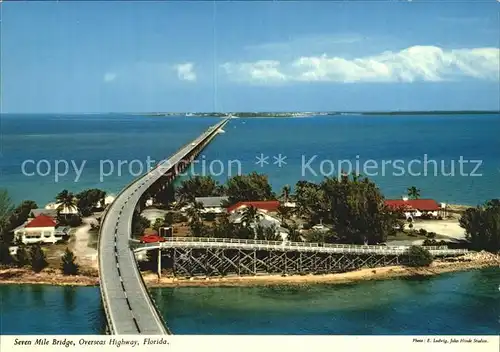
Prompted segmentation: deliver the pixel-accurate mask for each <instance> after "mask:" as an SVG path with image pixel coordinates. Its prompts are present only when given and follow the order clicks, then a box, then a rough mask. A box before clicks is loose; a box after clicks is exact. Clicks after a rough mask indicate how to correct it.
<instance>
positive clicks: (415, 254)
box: [406, 246, 434, 267]
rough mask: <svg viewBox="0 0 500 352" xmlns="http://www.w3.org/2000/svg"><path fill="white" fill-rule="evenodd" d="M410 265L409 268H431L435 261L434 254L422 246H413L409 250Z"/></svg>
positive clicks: (408, 264)
mask: <svg viewBox="0 0 500 352" xmlns="http://www.w3.org/2000/svg"><path fill="white" fill-rule="evenodd" d="M407 255H408V263H406V265H407V266H411V267H424V266H430V265H431V264H432V262H433V261H434V258H433V257H432V254H431V253H430V252H429V251H428V250H427V249H426V248H424V247H422V246H411V247H410V248H408V252H407Z"/></svg>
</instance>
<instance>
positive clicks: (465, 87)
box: [1, 0, 500, 113]
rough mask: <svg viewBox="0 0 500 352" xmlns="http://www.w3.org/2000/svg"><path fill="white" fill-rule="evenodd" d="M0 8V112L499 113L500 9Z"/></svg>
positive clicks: (460, 5)
mask: <svg viewBox="0 0 500 352" xmlns="http://www.w3.org/2000/svg"><path fill="white" fill-rule="evenodd" d="M1 6H2V27H1V45H2V50H1V63H2V71H1V78H2V81H1V89H2V111H3V112H68V113H72V112H147V111H291V110H300V111H325V110H328V111H330V110H341V111H342V110H357V111H364V110H433V109H450V110H452V109H499V104H500V102H499V96H500V90H499V66H500V62H499V47H500V43H499V41H500V20H499V18H500V16H499V10H500V4H499V3H498V2H497V1H496V0H491V1H482V2H480V1H472V0H471V1H470V2H443V1H440V2H438V1H436V2H434V3H429V2H423V1H419V0H413V1H411V2H403V1H401V2H361V1H352V2H347V3H346V2H326V1H318V2H312V1H301V2H250V1H249V2H222V1H219V2H215V3H214V2H197V1H194V2H173V1H172V2H80V3H77V2H59V3H55V2H37V3H30V2H22V3H17V2H13V3H8V2H7V3H6V2H4V3H3V4H2V5H1Z"/></svg>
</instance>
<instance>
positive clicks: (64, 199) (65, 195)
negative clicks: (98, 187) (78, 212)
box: [56, 189, 77, 212]
mask: <svg viewBox="0 0 500 352" xmlns="http://www.w3.org/2000/svg"><path fill="white" fill-rule="evenodd" d="M56 202H57V203H58V204H59V205H58V207H57V211H58V212H60V211H61V210H65V209H66V210H75V209H76V202H77V199H76V197H75V195H74V194H73V193H72V192H69V191H68V190H67V189H65V190H62V191H61V192H59V193H58V194H57V196H56Z"/></svg>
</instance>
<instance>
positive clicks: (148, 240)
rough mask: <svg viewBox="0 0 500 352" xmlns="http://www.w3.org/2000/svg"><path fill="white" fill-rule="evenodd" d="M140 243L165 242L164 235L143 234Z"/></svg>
mask: <svg viewBox="0 0 500 352" xmlns="http://www.w3.org/2000/svg"><path fill="white" fill-rule="evenodd" d="M140 241H141V243H157V242H165V237H162V236H158V235H145V236H142V237H141V240H140Z"/></svg>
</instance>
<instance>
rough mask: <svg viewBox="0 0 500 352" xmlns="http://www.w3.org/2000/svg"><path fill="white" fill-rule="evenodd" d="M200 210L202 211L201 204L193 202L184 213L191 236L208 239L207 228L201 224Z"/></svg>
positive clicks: (208, 232)
mask: <svg viewBox="0 0 500 352" xmlns="http://www.w3.org/2000/svg"><path fill="white" fill-rule="evenodd" d="M201 209H203V204H201V203H199V202H194V203H192V204H191V207H189V208H188V210H187V212H186V215H187V216H188V218H189V228H190V230H191V235H192V236H194V237H208V236H209V235H210V231H209V229H208V227H207V226H206V225H205V224H204V223H203V220H202V218H201Z"/></svg>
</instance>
